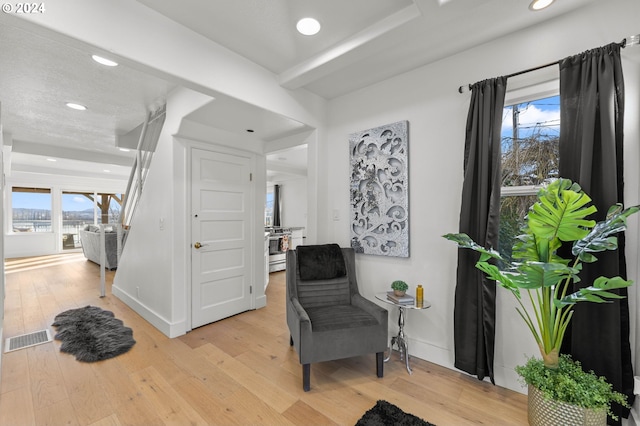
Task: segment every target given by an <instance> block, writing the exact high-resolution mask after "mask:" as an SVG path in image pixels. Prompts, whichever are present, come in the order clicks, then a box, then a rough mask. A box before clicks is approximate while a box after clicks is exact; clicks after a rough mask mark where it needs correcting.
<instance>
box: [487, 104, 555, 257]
mask: <svg viewBox="0 0 640 426" xmlns="http://www.w3.org/2000/svg"><path fill="white" fill-rule="evenodd" d="M559 139H560V97H559V96H552V97H548V98H543V99H537V100H534V101H529V102H522V103H518V104H514V105H509V106H506V107H505V108H504V110H503V121H502V132H501V148H502V198H501V203H500V204H501V205H500V242H499V250H500V252H501V253H502V255H503V256H504V257H505V258H508V259H510V258H511V247H512V246H513V242H514V239H515V237H517V236H518V235H519V233H520V232H519V230H520V227H521V226H522V224H523V223H524V218H525V216H526V214H527V211H528V210H529V207H530V206H531V205H532V204H533V203H534V202H535V200H536V196H535V195H536V194H537V192H538V188H539V187H540V186H541V185H543V184H545V183H548V182H550V181H551V180H553V179H556V178H557V177H558V159H559V151H558V149H559V144H558V142H559Z"/></svg>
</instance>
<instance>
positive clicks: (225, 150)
mask: <svg viewBox="0 0 640 426" xmlns="http://www.w3.org/2000/svg"><path fill="white" fill-rule="evenodd" d="M184 142H185V149H186V158H185V163H186V164H185V165H184V166H185V168H184V170H185V173H184V176H185V206H184V208H185V209H184V215H185V216H184V217H185V228H184V229H185V239H184V241H185V250H186V253H187V255H186V256H185V260H186V262H185V271H184V276H185V283H186V285H185V293H186V294H185V305H186V306H185V308H186V309H185V331H186V332H189V331H191V330H192V329H193V321H192V319H193V317H192V314H193V312H192V306H191V303H192V300H191V297H192V291H191V290H192V288H193V287H192V286H193V283H192V276H193V275H192V269H191V267H192V258H191V256H192V255H193V250H192V247H191V245H192V244H193V242H192V232H193V229H192V223H191V222H192V221H191V207H192V205H191V202H192V199H191V189H192V187H191V172H192V167H191V165H192V161H193V150H194V149H198V150H203V151H209V152H213V153H219V154H227V155H235V156H238V157H244V158H248V159H249V161H250V164H251V173H252V174H253V176H254V178H253V179H252V181H251V182H252V184H251V188H250V189H249V191H250V199H251V204H252V205H251V208H250V211H251V219H250V222H251V223H250V225H249V232H250V233H251V235H253V238H252V239H251V247H249V251H250V261H251V268H250V269H251V276H250V280H251V286H252V289H253V290H252V291H251V297H250V309H256V295H257V293H258V292H257V289H258V288H259V287H260V286H259V285H258V283H257V282H256V280H257V277H258V276H260V275H259V274H256V262H257V261H258V258H257V256H256V248H257V247H258V246H257V245H256V235H257V232H258V230H257V229H256V228H257V227H256V220H257V217H256V215H257V212H258V210H257V209H258V206H256V185H257V183H258V179H256V169H257V167H256V164H257V155H256V154H255V153H253V152H251V151H244V150H240V149H234V148H229V147H226V146H223V145H216V144H212V143H203V142H198V141H190V140H185V141H184ZM259 235H260V236H261V237H262V233H260V234H259ZM260 241H261V243H260V246H259V248H260V251H261V252H262V251H263V248H262V244H263V241H262V238H261V239H260Z"/></svg>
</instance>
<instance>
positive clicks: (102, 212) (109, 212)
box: [98, 194, 122, 224]
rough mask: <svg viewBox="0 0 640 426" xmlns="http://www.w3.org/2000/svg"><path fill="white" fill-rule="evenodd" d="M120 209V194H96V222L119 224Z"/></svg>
mask: <svg viewBox="0 0 640 426" xmlns="http://www.w3.org/2000/svg"><path fill="white" fill-rule="evenodd" d="M121 207H122V194H98V222H99V223H104V224H107V223H118V222H120V208H121Z"/></svg>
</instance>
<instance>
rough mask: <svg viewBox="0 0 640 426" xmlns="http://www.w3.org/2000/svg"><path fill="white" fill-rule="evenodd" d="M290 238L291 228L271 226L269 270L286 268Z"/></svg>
mask: <svg viewBox="0 0 640 426" xmlns="http://www.w3.org/2000/svg"><path fill="white" fill-rule="evenodd" d="M290 240H291V229H289V228H271V229H270V230H269V272H275V271H282V270H284V269H286V261H287V250H288V249H289V242H290Z"/></svg>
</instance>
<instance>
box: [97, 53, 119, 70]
mask: <svg viewBox="0 0 640 426" xmlns="http://www.w3.org/2000/svg"><path fill="white" fill-rule="evenodd" d="M91 58H92V59H93V60H94V61H96V62H97V63H99V64H102V65H106V66H108V67H117V66H118V63H117V62H114V61H112V60H111V59H107V58H103V57H102V56H98V55H91Z"/></svg>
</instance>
